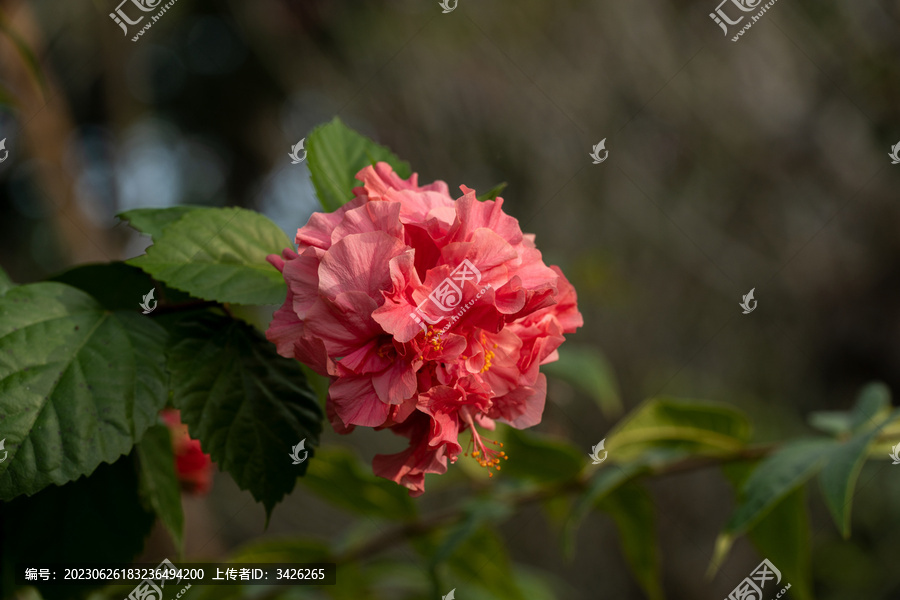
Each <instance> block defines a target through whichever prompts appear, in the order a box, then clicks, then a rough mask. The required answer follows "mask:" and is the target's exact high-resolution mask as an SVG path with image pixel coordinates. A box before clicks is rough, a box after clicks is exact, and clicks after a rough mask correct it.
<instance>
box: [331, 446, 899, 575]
mask: <svg viewBox="0 0 900 600" xmlns="http://www.w3.org/2000/svg"><path fill="white" fill-rule="evenodd" d="M885 437H886V436H881V437H879V438H878V439H877V440H876V441H879V442H881V441H887V440H885V439H883V438H885ZM780 448H781V445H780V444H760V445H756V446H748V447H746V448H741V449H739V450H737V451H735V452H733V453H731V454H726V455H719V456H690V457H687V458H685V459H682V460H678V461H675V462H671V463H667V464H664V465H661V466H659V467H656V468H651V469H650V471H649V472H645V473H643V475H649V476H651V477H665V476H668V475H675V474H680V473H687V472H691V471H698V470H700V469H706V468H709V467H717V466H721V465H724V464H729V463H733V462H741V461H750V460H758V459H761V458H765V457H767V456H770V455H771V454H773V453H775V452H776V451H777V450H779V449H780ZM603 468H607V469H610V468H616V467H615V466H614V465H608V466H605V467H603ZM639 476H641V474H638V475H636V476H635V477H639ZM589 480H590V478H589V477H585V476H584V475H580V476H578V477H576V478H575V479H571V480H568V481H565V482H562V483H559V484H556V485H552V486H549V487H545V488H540V489H531V490H528V491H525V492H522V493H518V494H515V495H513V496H511V497H510V498H508V501H509V503H510V505H511V506H512V507H514V508H520V507H523V506H526V505H529V504H534V503H536V502H541V501H544V500H549V499H551V498H555V497H557V496H561V495H567V494H572V493H577V492H581V491H584V490H585V489H587V487H588V483H589ZM465 514H466V513H465V509H461V508H458V507H453V508H450V509H446V510H442V511H439V512H436V513H434V514H432V515H429V516H428V517H425V518H422V519H419V520H416V521H410V522H407V523H403V524H400V525H397V526H395V527H393V528H392V529H389V530H388V531H385V532H384V533H381V534H380V535H376V536H374V537H372V538H370V539H369V540H367V541H365V542H363V543H361V544H359V545H358V546H356V547H353V548H350V549H349V550H347V551H346V552H344V553H342V554H339V555H338V556H336V557H335V562H337V563H339V564H341V563H348V562H355V561H362V560H366V559H368V558H371V557H372V556H374V555H376V554H379V553H381V552H383V551H384V550H386V549H388V548H390V547H392V546H395V545H397V544H400V543H402V542H404V541H405V540H407V539H408V538H411V537H415V536H420V535H425V534H428V533H431V532H433V531H435V530H437V529H440V528H442V527H445V526H447V525H452V524H454V523H457V522H459V521H460V520H462V519H463V518H464V517H465Z"/></svg>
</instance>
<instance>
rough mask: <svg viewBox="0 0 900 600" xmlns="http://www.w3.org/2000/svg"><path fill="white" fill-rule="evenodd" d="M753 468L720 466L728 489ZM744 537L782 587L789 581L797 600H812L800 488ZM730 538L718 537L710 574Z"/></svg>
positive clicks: (805, 517) (747, 465) (806, 519)
mask: <svg viewBox="0 0 900 600" xmlns="http://www.w3.org/2000/svg"><path fill="white" fill-rule="evenodd" d="M755 467H756V464H752V463H747V462H743V463H730V464H726V465H723V467H722V471H723V472H724V473H725V475H726V477H727V478H728V480H729V481H730V482H731V484H732V486H734V487H735V488H736V489H741V488H742V487H743V486H744V484H745V483H746V482H747V479H748V477H749V476H750V475H751V473H752V472H753V470H754V468H755ZM747 537H748V538H749V539H750V541H751V542H753V545H754V546H756V548H757V550H759V552H760V555H761V556H762V557H764V558H768V559H769V561H770V562H771V563H772V564H773V565H775V567H776V568H777V569H778V570H779V571H781V574H782V582H783V583H782V585H784V583H786V582H790V583H791V592H792V593H796V597H797V598H798V600H812V571H811V548H810V540H811V537H810V531H809V516H808V514H807V508H806V491H805V488H804V487H802V486H800V487H798V488H796V489H795V490H794V491H792V492H790V493H789V494H787V495H785V496H784V497H783V498H782V499H781V500H780V501H779V502H778V503H777V504H776V505H775V506H774V507H772V509H771V510H770V511H769V512H768V514H766V515H765V516H764V517H762V518H761V519H760V520H759V522H757V523H756V525H754V526H752V527H750V528H749V529H748V530H747ZM733 539H734V538H733V536H721V537H720V538H719V540H718V541H717V547H716V553H715V556H714V557H713V560H712V563H711V564H710V573H715V571H716V570H718V568H719V566H720V565H721V563H722V562H723V561H724V559H725V555H726V554H727V553H728V550H729V549H730V547H731V544H732V542H733ZM752 568H753V565H748V567H747V571H748V573H749V572H750V570H751V569H752ZM735 584H737V581H735ZM795 588H796V589H795ZM779 589H780V587H779ZM791 597H793V596H791Z"/></svg>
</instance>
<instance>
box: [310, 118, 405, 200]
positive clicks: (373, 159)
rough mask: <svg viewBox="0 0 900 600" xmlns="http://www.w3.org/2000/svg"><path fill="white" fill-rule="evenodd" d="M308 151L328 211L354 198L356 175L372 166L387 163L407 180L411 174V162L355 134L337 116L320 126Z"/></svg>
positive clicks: (312, 170)
mask: <svg viewBox="0 0 900 600" xmlns="http://www.w3.org/2000/svg"><path fill="white" fill-rule="evenodd" d="M306 148H307V159H306V162H307V164H308V165H309V172H310V175H311V176H312V182H313V185H314V186H315V188H316V194H317V195H318V197H319V202H320V203H321V204H322V208H323V209H325V212H332V211H335V210H337V209H338V208H340V207H341V206H343V205H344V204H346V203H347V202H348V201H349V200H351V199H352V198H353V188H354V187H357V186H358V185H360V183H359V181H358V180H357V179H356V174H357V173H359V171H361V170H362V169H363V168H364V167H366V166H368V165H374V164H375V163H377V162H379V161H384V162H386V163H388V164H389V165H391V166H392V167H393V168H394V171H396V172H397V174H398V175H399V176H400V177H402V178H404V179H406V178H408V177H409V176H410V173H411V170H410V167H409V163H407V162H406V161H402V160H400V159H399V158H397V156H395V155H394V153H393V152H391V151H390V150H389V149H388V148H386V147H384V146H380V145H378V144H376V143H375V142H373V141H372V140H370V139H369V138H367V137H364V136H362V135H360V134H358V133H357V132H355V131H353V130H352V129H350V128H349V127H347V126H346V125H344V124H343V123H342V122H341V120H340V119H338V118H337V117H335V118H334V120H332V121H331V122H330V123H327V124H325V125H320V126H319V127H316V128H315V129H314V130H313V132H312V133H310V134H309V138H308V139H307V142H306Z"/></svg>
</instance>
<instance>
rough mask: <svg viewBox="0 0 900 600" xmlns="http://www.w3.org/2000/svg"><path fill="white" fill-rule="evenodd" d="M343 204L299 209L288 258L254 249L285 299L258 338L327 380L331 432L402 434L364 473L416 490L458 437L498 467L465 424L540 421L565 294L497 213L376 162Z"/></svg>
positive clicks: (528, 242)
mask: <svg viewBox="0 0 900 600" xmlns="http://www.w3.org/2000/svg"><path fill="white" fill-rule="evenodd" d="M356 177H357V179H359V180H360V181H362V183H363V185H362V186H361V187H357V188H355V189H354V190H353V191H354V194H355V196H356V197H355V198H354V199H353V200H352V201H350V202H348V203H347V204H345V205H344V206H342V207H341V208H340V209H338V210H336V211H335V212H333V213H315V214H313V216H312V217H311V218H310V220H309V222H308V223H307V224H306V226H305V227H303V228H301V229H300V230H299V231H298V232H297V238H296V243H297V246H298V249H297V251H296V252H295V251H294V250H292V249H286V250H284V252H283V253H282V255H281V256H280V257H279V256H277V255H271V256H269V261H270V262H271V263H272V264H273V265H274V266H275V267H277V268H278V269H279V270H280V271H281V272H282V274H283V275H284V279H285V281H286V282H287V288H288V291H287V300H286V301H285V303H284V305H283V306H282V307H281V308H280V309H278V311H276V312H275V315H274V318H273V320H272V323H271V324H270V326H269V330H268V331H267V333H266V335H267V337H268V338H269V340H271V341H272V342H274V343H275V344H276V346H277V347H278V352H279V354H281V355H282V356H286V357H289V358H296V359H297V360H299V361H301V362H303V363H306V364H307V365H309V366H310V367H311V368H312V369H314V370H315V371H316V372H318V373H320V374H322V375H325V376H328V377H329V378H330V379H331V386H330V388H329V391H328V405H327V413H328V417H329V419H330V421H331V424H332V425H333V427H334V428H335V430H336V431H338V432H340V433H348V432H349V431H351V430H352V429H353V428H354V427H355V426H357V425H360V426H365V427H375V428H378V429H383V428H389V429H391V430H392V431H394V433H396V434H398V435H402V436H405V437H407V438H409V440H410V445H409V448H408V449H406V450H405V451H403V452H400V453H399V454H393V455H377V456H376V457H375V461H374V469H375V473H376V474H378V475H380V476H382V477H386V478H388V479H391V480H393V481H396V482H397V483H399V484H401V485H404V486H406V487H407V488H409V490H410V494H411V495H414V496H415V495H419V494H421V493H422V492H423V491H424V490H425V474H426V473H443V472H446V470H447V460H448V459H449V460H450V461H451V462H455V461H456V459H457V457H458V455H459V453H460V452H462V447H461V446H460V443H459V440H458V438H459V434H460V433H462V432H463V431H465V430H466V429H470V430H471V432H472V444H473V445H474V448H473V451H472V455H473V456H474V457H475V459H476V460H477V461H478V462H479V463H480V464H481V465H482V466H485V467H488V468H490V469H499V466H498V465H499V462H500V460H501V459H502V458H505V455H504V453H503V452H501V451H498V450H497V447H496V446H491V445H490V443H489V442H488V443H486V440H483V439H482V437H481V436H480V435H479V433H478V428H482V429H493V428H494V421H501V422H504V423H508V424H510V425H512V426H513V427H516V428H519V429H522V428H525V427H531V426H532V425H536V424H537V423H539V422H540V420H541V414H542V413H543V410H544V401H545V398H546V395H547V380H546V378H545V377H544V375H543V374H541V373H540V371H539V367H540V365H542V364H545V363H548V362H552V361H554V360H556V359H557V358H558V355H557V352H556V349H557V347H559V345H560V344H562V342H563V341H564V338H563V334H564V333H572V332H574V331H575V329H576V328H578V327H580V326H581V325H582V318H581V314H580V313H579V312H578V308H577V306H576V296H575V289H574V288H573V287H572V285H571V284H570V283H569V282H568V280H566V278H565V276H563V274H562V272H561V271H560V270H559V268H557V267H555V266H551V267H548V266H547V265H545V264H544V262H543V261H542V260H541V253H540V252H539V251H538V250H537V248H536V247H535V245H534V236H533V235H526V234H523V233H522V231H521V229H520V228H519V224H518V221H517V220H516V219H514V218H513V217H510V216H509V215H507V214H505V213H504V212H503V210H502V206H503V200H502V198H497V199H496V200H495V201H485V202H481V201H479V200H478V199H477V198H476V197H475V192H474V190H471V189H469V188H467V187H465V186H461V189H462V191H463V196H462V197H461V198H459V199H457V200H454V199H453V198H452V197H451V196H450V193H449V190H448V188H447V185H446V184H445V183H444V182H442V181H436V182H434V183H432V184H430V185H426V186H422V187H420V186H419V185H418V180H417V176H416V175H415V174H414V175H413V176H412V177H410V178H409V179H408V180H404V179H402V178H401V177H400V176H398V175H397V174H396V173H394V172H393V170H392V169H391V167H390V166H389V165H387V164H386V163H378V164H377V165H376V166H374V167H371V166H369V167H366V168H364V169H363V170H362V171H360V172H359V174H357V176H356Z"/></svg>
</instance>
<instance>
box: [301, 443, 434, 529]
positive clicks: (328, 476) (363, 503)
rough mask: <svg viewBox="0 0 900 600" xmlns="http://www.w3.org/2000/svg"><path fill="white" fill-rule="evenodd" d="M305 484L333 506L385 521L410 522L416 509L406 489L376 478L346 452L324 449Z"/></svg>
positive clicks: (345, 450)
mask: <svg viewBox="0 0 900 600" xmlns="http://www.w3.org/2000/svg"><path fill="white" fill-rule="evenodd" d="M302 483H303V485H304V486H305V487H307V488H309V489H310V490H311V491H312V492H314V493H315V494H316V495H318V496H319V497H321V498H323V499H325V500H327V501H328V503H329V504H331V505H333V506H339V507H340V508H343V509H345V510H348V511H350V512H351V513H356V514H362V515H369V516H372V517H377V518H385V519H401V520H405V519H410V518H413V517H414V516H415V514H416V505H415V503H414V502H413V501H412V499H411V498H410V497H409V494H408V493H407V490H406V488H403V487H401V486H399V485H397V484H396V483H394V482H393V481H388V480H387V479H382V478H380V477H376V476H374V475H372V473H371V469H370V468H368V467H363V466H361V463H360V461H359V459H357V458H356V456H354V454H353V453H352V452H351V451H350V450H347V449H344V448H328V449H324V448H320V449H319V451H318V458H317V460H315V461H313V462H312V464H310V466H309V469H308V470H307V471H306V476H305V477H304V478H303V480H302Z"/></svg>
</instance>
